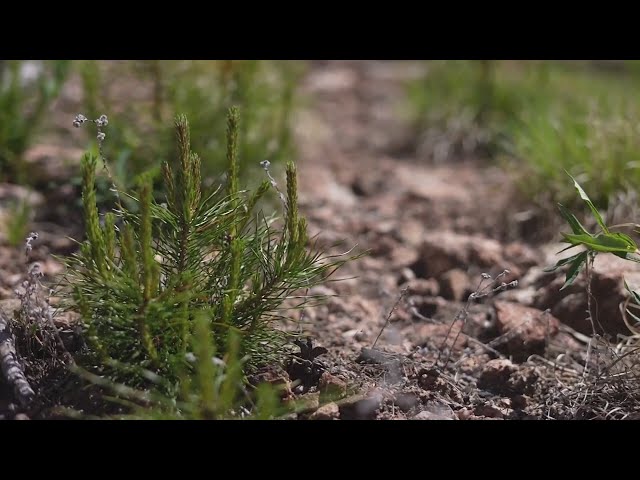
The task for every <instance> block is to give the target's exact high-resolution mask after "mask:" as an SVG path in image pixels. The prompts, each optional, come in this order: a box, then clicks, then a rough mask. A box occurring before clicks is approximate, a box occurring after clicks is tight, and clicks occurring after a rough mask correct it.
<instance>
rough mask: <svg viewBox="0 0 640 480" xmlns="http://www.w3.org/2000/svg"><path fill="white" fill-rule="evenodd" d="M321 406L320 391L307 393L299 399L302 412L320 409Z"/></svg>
mask: <svg viewBox="0 0 640 480" xmlns="http://www.w3.org/2000/svg"><path fill="white" fill-rule="evenodd" d="M319 407H320V392H313V393H306V394H304V395H302V396H301V397H300V398H299V399H298V408H299V411H300V412H310V411H313V410H318V408H319Z"/></svg>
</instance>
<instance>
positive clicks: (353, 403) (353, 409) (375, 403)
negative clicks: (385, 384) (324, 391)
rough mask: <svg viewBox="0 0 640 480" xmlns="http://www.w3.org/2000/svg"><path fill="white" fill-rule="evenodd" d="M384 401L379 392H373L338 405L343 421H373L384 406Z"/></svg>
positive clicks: (347, 399)
mask: <svg viewBox="0 0 640 480" xmlns="http://www.w3.org/2000/svg"><path fill="white" fill-rule="evenodd" d="M382 399H383V397H382V395H381V394H380V393H379V392H373V393H371V394H369V395H363V394H361V395H353V396H351V397H347V398H345V399H343V400H340V401H339V402H336V403H337V405H338V407H339V408H340V418H341V419H342V420H373V419H375V418H376V413H377V412H378V410H379V409H380V407H381V406H382Z"/></svg>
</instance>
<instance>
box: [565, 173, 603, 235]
mask: <svg viewBox="0 0 640 480" xmlns="http://www.w3.org/2000/svg"><path fill="white" fill-rule="evenodd" d="M565 171H566V170H565ZM567 175H569V177H571V180H573V185H574V186H575V187H576V190H577V191H578V194H579V195H580V198H582V200H584V202H585V203H586V204H587V205H588V206H589V208H590V209H591V213H593V216H594V217H595V219H596V221H597V222H598V225H600V228H602V231H603V232H604V233H609V229H608V228H607V226H606V225H605V224H604V220H603V219H602V216H601V215H600V212H599V211H598V209H597V208H596V207H595V205H594V204H593V202H591V199H590V198H589V196H588V195H587V194H586V192H585V191H584V190H583V189H582V187H581V186H580V184H579V183H578V182H577V181H576V179H575V178H573V177H572V176H571V174H570V173H569V172H567Z"/></svg>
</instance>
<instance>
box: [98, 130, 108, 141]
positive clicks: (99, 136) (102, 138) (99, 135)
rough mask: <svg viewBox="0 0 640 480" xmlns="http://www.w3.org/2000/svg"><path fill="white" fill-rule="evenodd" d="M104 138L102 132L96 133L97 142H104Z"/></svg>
mask: <svg viewBox="0 0 640 480" xmlns="http://www.w3.org/2000/svg"><path fill="white" fill-rule="evenodd" d="M104 137H106V135H105V133H104V132H98V135H97V138H98V141H99V142H102V141H103V140H104Z"/></svg>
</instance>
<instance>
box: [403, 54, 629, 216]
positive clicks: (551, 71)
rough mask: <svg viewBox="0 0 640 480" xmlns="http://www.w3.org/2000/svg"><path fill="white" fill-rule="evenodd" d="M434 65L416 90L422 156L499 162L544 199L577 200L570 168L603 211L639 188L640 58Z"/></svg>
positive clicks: (530, 196)
mask: <svg viewBox="0 0 640 480" xmlns="http://www.w3.org/2000/svg"><path fill="white" fill-rule="evenodd" d="M426 69H427V71H426V74H425V75H424V78H422V79H420V80H419V81H414V82H412V84H411V85H410V87H409V95H408V98H409V102H410V106H411V110H410V111H411V112H412V115H413V120H414V126H415V128H416V132H417V135H416V138H417V148H418V152H419V153H420V154H421V156H426V157H428V158H429V159H430V160H431V161H434V162H444V161H452V160H455V159H461V158H469V157H473V158H477V157H482V158H484V159H486V160H489V161H491V162H494V163H497V164H499V165H501V166H503V167H504V168H506V169H508V170H510V171H511V172H513V173H514V174H515V176H516V178H517V181H518V186H519V190H520V191H521V193H522V194H523V195H524V196H525V197H526V198H527V200H530V201H534V202H536V201H544V200H546V201H548V200H550V199H551V200H553V202H555V201H560V202H565V203H573V202H576V199H575V198H574V197H575V195H574V194H573V191H572V188H573V187H572V185H571V182H568V181H567V178H568V177H567V176H566V174H565V172H564V170H567V171H568V172H569V173H571V174H572V175H573V176H574V177H576V178H578V179H579V180H580V181H581V182H582V183H583V184H584V185H585V186H586V187H585V188H587V189H588V190H589V191H590V192H593V193H592V198H594V200H595V201H596V202H597V204H598V205H599V206H600V207H601V208H607V207H608V206H609V201H610V199H613V198H617V197H616V195H617V194H619V193H620V192H629V191H630V190H634V189H635V188H636V185H638V181H639V180H640V169H639V166H640V163H639V160H640V135H638V133H640V131H639V129H640V63H639V62H638V61H560V60H553V61H533V60H527V61H506V60H473V61H462V60H453V61H430V62H427V65H426ZM577 201H579V199H578V200H577ZM576 206H579V205H576Z"/></svg>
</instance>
